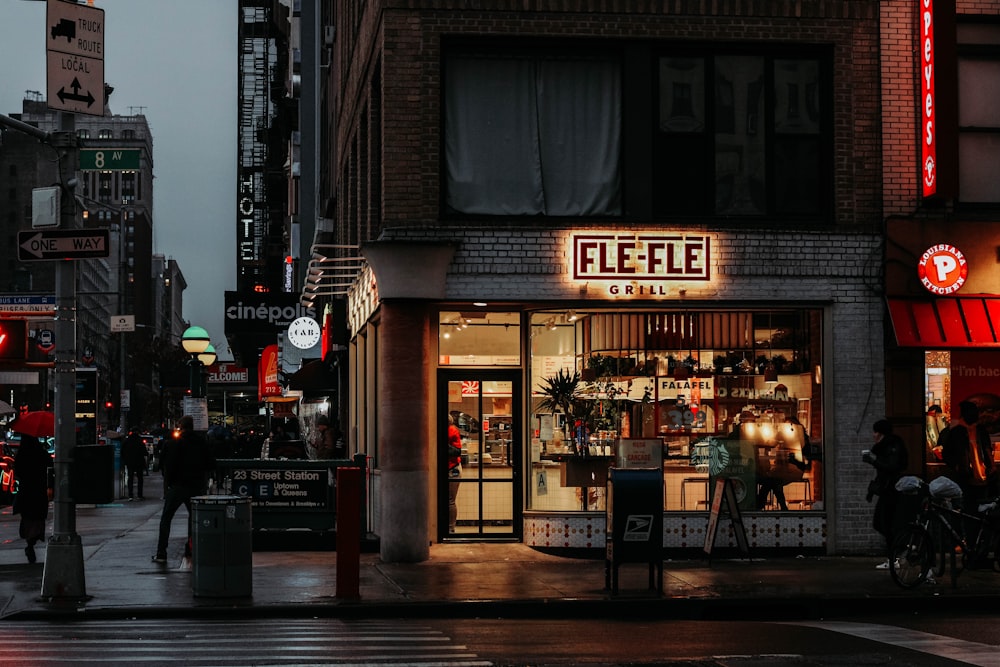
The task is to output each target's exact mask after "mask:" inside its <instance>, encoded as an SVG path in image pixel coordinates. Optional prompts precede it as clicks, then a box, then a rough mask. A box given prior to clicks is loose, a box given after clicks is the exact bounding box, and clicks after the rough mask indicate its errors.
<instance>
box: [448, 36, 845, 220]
mask: <svg viewBox="0 0 1000 667" xmlns="http://www.w3.org/2000/svg"><path fill="white" fill-rule="evenodd" d="M831 80H832V77H831V75H830V55H829V52H828V51H825V50H820V49H817V48H810V47H802V48H798V49H794V48H790V47H787V46H786V47H782V48H777V47H776V48H758V47H754V48H746V49H735V48H722V47H713V46H705V47H702V48H691V47H685V48H684V50H683V51H681V50H673V49H664V48H660V49H655V48H652V47H649V46H648V45H647V46H645V47H642V48H638V49H637V48H634V47H628V48H626V49H623V50H620V51H619V50H614V49H608V50H606V51H602V50H600V49H596V48H595V49H588V50H587V51H586V52H574V51H573V50H571V49H566V48H558V49H556V48H553V49H524V48H522V49H517V48H498V49H483V48H481V47H470V48H460V47H456V48H452V49H450V50H449V51H448V54H447V55H446V57H445V63H444V77H443V81H444V83H443V138H442V153H443V155H442V157H443V164H444V171H443V184H442V185H443V187H442V190H443V197H444V211H445V213H446V214H464V215H504V216H514V215H517V216H564V217H632V218H645V217H656V218H667V219H671V218H672V219H677V218H684V219H690V218H708V217H715V218H718V217H723V216H724V217H725V218H726V219H727V220H732V219H751V218H757V219H759V218H762V217H770V218H789V219H793V220H796V221H799V220H807V221H821V220H825V219H829V218H831V217H832V216H831V207H832V194H833V187H832V168H831V164H832V137H833V133H832V129H831V128H832V112H831V110H830V107H831V93H830V89H831Z"/></svg>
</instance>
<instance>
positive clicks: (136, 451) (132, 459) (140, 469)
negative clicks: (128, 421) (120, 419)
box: [122, 430, 149, 501]
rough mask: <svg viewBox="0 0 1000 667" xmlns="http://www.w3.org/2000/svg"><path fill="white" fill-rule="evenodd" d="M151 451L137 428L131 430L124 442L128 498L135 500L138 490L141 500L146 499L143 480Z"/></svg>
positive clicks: (123, 450)
mask: <svg viewBox="0 0 1000 667" xmlns="http://www.w3.org/2000/svg"><path fill="white" fill-rule="evenodd" d="M148 456H149V452H147V451H146V445H145V444H144V443H143V442H142V438H140V437H139V434H138V433H136V432H135V430H130V431H129V432H128V436H126V438H125V442H124V443H122V461H123V462H124V463H125V474H126V476H127V477H128V480H127V485H128V499H129V501H132V500H135V498H136V496H135V495H134V494H135V492H136V491H138V492H139V493H138V498H139V500H145V498H144V497H143V495H142V480H143V478H144V477H145V476H146V467H147V465H148V463H147V461H148Z"/></svg>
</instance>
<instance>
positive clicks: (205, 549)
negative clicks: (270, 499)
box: [191, 495, 253, 597]
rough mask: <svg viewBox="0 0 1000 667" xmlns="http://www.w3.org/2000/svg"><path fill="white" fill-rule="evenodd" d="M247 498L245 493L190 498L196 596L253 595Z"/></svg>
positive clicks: (251, 543)
mask: <svg viewBox="0 0 1000 667" xmlns="http://www.w3.org/2000/svg"><path fill="white" fill-rule="evenodd" d="M250 502H251V499H250V498H249V497H244V496H223V495H217V496H195V497H194V498H192V499H191V574H192V579H191V586H192V588H193V589H194V594H195V596H202V597H249V596H250V595H252V592H253V533H252V521H251V515H250Z"/></svg>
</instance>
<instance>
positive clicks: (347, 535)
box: [336, 467, 361, 600]
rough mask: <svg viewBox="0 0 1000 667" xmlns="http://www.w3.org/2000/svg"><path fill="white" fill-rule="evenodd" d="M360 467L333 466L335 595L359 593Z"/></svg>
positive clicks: (355, 598) (353, 597)
mask: <svg viewBox="0 0 1000 667" xmlns="http://www.w3.org/2000/svg"><path fill="white" fill-rule="evenodd" d="M360 582H361V468H351V467H344V468H337V593H336V595H337V597H338V598H347V599H351V600H357V599H359V598H360V597H361V594H360V592H359V586H360Z"/></svg>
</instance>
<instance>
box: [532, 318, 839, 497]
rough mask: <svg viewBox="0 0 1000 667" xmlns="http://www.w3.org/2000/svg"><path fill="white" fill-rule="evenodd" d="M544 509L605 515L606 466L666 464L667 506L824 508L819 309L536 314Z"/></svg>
mask: <svg viewBox="0 0 1000 667" xmlns="http://www.w3.org/2000/svg"><path fill="white" fill-rule="evenodd" d="M530 332H531V343H530V349H531V360H530V371H529V373H530V387H531V398H530V408H531V410H530V414H529V422H530V423H529V436H530V445H529V451H528V462H529V466H530V467H531V480H532V481H531V484H530V488H529V490H528V491H529V493H528V498H529V500H528V507H529V509H536V510H590V511H598V510H601V509H603V508H604V489H605V481H606V478H607V469H608V467H609V466H610V465H615V466H619V467H629V466H633V465H638V466H642V467H649V466H651V465H653V466H662V468H663V474H664V509H665V510H668V511H698V510H701V511H705V510H707V509H708V501H709V496H710V489H711V488H713V486H714V484H713V483H714V481H715V479H717V478H719V477H720V476H725V477H729V478H732V479H733V480H734V481H735V483H736V484H735V485H736V490H737V497H738V500H739V501H740V506H741V509H743V510H745V511H756V510H784V509H795V510H809V509H822V507H823V503H822V499H823V489H822V483H821V481H822V472H821V470H822V461H823V456H822V452H823V437H822V435H823V434H822V419H821V405H822V401H821V389H822V385H821V384H820V383H821V373H820V372H819V368H818V366H819V362H820V359H821V358H822V334H821V332H822V312H821V311H819V310H770V311H718V312H715V311H711V312H710V311H704V312H690V311H675V310H657V311H649V312H629V313H622V312H601V311H592V312H579V311H578V312H573V311H565V312H558V313H555V312H538V313H533V314H532V315H531V319H530Z"/></svg>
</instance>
